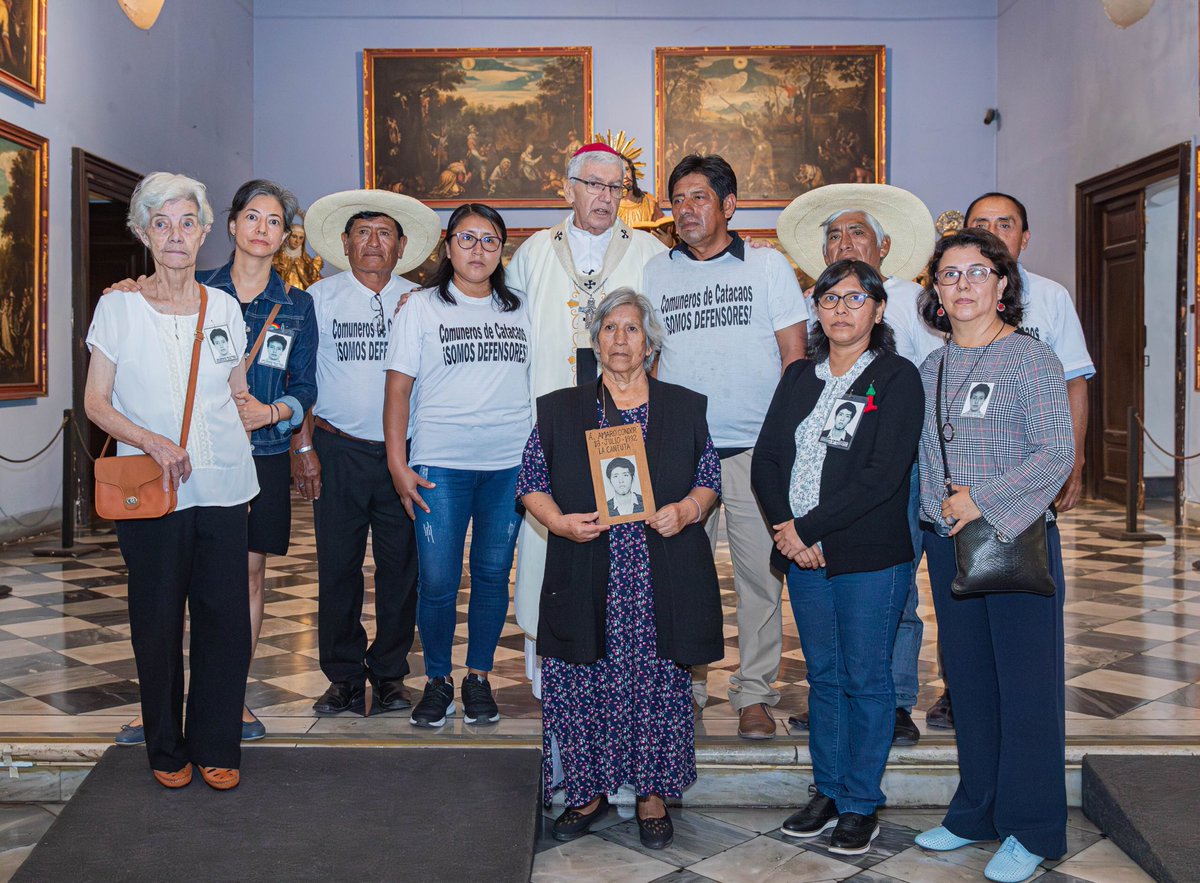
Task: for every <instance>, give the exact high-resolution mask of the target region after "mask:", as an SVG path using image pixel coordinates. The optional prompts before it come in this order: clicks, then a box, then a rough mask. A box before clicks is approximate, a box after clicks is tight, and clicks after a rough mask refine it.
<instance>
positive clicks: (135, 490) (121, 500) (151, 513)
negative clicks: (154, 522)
mask: <svg viewBox="0 0 1200 883" xmlns="http://www.w3.org/2000/svg"><path fill="white" fill-rule="evenodd" d="M207 308H208V292H207V291H206V290H205V288H204V286H203V285H201V286H200V315H199V317H198V318H197V319H196V336H195V340H194V341H193V342H192V368H191V371H190V372H189V373H188V385H187V397H186V399H185V400H184V405H183V428H182V431H181V432H180V433H179V447H181V448H183V449H184V450H186V449H187V440H188V430H190V429H191V426H192V405H193V404H194V403H195V400H196V373H197V371H198V370H199V368H200V342H201V341H202V340H204V313H205V311H206V310H207ZM111 442H112V436H111V435H110V436H109V437H108V439H107V440H106V441H105V442H104V448H103V449H102V450H101V451H100V456H99V457H97V458H96V467H95V471H96V493H95V500H96V514H97V515H99V516H100V517H101V518H106V519H108V520H110V521H125V520H129V519H135V518H161V517H162V516H164V515H169V514H170V513H172V512H174V511H175V506H176V504H177V503H178V499H177V497H176V495H175V488H174V486H172V487H171V489H170V490H166V491H164V490H163V473H162V467H161V466H159V465H158V463H156V462H155V461H154V458H153V457H151V456H150V455H149V454H133V455H130V456H125V457H106V456H104V452H105V451H107V450H108V446H109V444H110V443H111Z"/></svg>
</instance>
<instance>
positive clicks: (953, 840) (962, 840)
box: [916, 825, 982, 852]
mask: <svg viewBox="0 0 1200 883" xmlns="http://www.w3.org/2000/svg"><path fill="white" fill-rule="evenodd" d="M981 842H982V841H980V840H968V839H967V838H966V837H959V836H958V835H957V834H953V833H951V832H950V831H949V830H947V829H946V828H944V827H942V826H941V825H938V826H937V827H936V828H930V829H929V830H928V831H922V832H921V833H920V834H918V835H917V838H916V844H917V846H919V847H921V848H922V849H932V850H933V851H934V852H949V851H950V850H952V849H960V848H961V847H963V846H968V845H969V844H971V843H981Z"/></svg>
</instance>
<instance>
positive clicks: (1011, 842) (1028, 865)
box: [983, 836, 1044, 883]
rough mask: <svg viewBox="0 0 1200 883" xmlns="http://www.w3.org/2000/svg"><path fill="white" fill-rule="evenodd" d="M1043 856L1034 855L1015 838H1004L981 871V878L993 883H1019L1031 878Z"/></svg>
mask: <svg viewBox="0 0 1200 883" xmlns="http://www.w3.org/2000/svg"><path fill="white" fill-rule="evenodd" d="M1043 858H1044V856H1040V855H1034V854H1033V853H1032V852H1030V851H1029V850H1028V849H1026V848H1025V847H1024V846H1022V845H1021V841H1020V840H1018V839H1017V838H1016V837H1012V836H1009V837H1006V838H1004V842H1003V843H1001V844H1000V848H999V849H997V850H996V854H995V855H994V856H992V860H991V861H990V862H988V863H987V867H986V868H984V869H983V876H985V877H987V878H988V879H989V880H994V881H995V883H1021V881H1022V880H1028V879H1029V878H1030V877H1031V876H1033V872H1034V871H1036V870H1037V869H1038V865H1040V864H1041V863H1042V860H1043Z"/></svg>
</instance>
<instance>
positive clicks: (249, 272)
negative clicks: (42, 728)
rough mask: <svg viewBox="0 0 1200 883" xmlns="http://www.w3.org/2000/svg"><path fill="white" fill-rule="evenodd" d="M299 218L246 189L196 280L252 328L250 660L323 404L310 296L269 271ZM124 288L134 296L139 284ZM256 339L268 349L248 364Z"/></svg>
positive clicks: (248, 727) (246, 718) (246, 409)
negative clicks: (301, 454)
mask: <svg viewBox="0 0 1200 883" xmlns="http://www.w3.org/2000/svg"><path fill="white" fill-rule="evenodd" d="M298 210H299V205H298V203H297V201H296V197H295V196H293V195H292V193H291V191H289V190H287V189H286V188H284V187H281V186H279V185H278V184H275V183H274V182H272V181H266V180H261V179H258V180H253V181H247V182H246V183H245V184H243V185H242V186H241V187H239V188H238V191H237V193H235V194H234V196H233V201H232V204H231V205H230V207H229V212H228V215H229V221H228V233H229V238H230V239H231V240H233V244H234V248H233V255H232V257H231V258H230V260H229V262H228V263H227V264H225V265H224V266H223V267H219V268H217V269H215V270H202V271H200V272H198V273H197V274H196V279H197V280H198V281H199V282H200V283H202V284H204V285H208V286H211V287H213V288H220V289H222V290H223V291H227V292H228V293H229V294H232V295H233V296H234V297H235V298H236V299H237V301H238V303H240V304H241V307H242V315H243V316H244V317H245V320H246V341H247V344H246V345H247V348H248V349H247V352H246V353H245V354H244V357H245V358H246V361H247V363H246V379H247V381H248V382H249V385H250V389H249V392H247V393H242V394H240V395H238V396H237V399H238V403H237V404H238V412H239V414H240V415H241V418H242V425H243V426H245V428H246V429H247V430H251V431H252V434H251V436H250V445H251V450H252V452H253V454H254V465H255V468H256V470H257V473H258V484H259V487H260V488H261V491H260V492H259V494H258V496H257V497H255V498H254V499H253V500H252V501H251V502H250V521H249V531H248V536H249V565H248V566H249V571H250V649H251V658H252V659H253V652H254V649H255V647H256V646H257V644H258V633H259V629H260V628H261V627H262V620H263V581H264V577H265V575H266V568H267V556H268V555H286V554H287V548H288V539H289V533H290V530H291V519H292V511H291V464H290V459H291V457H290V454H289V450H290V442H291V436H292V432H293V430H294V429H295V428H296V427H298V426H299V425H300V424H301V423H302V422H303V421H304V415H305V413H306V412H307V411H308V410H309V409H310V408H311V407H312V406H313V402H314V401H316V397H317V382H316V365H317V361H316V360H317V320H316V316H315V314H314V312H313V302H312V298H311V297H310V296H309V295H308V293H307V292H304V291H302V290H300V289H298V288H290V287H288V286H287V285H285V284H284V282H283V280H282V279H281V278H280V276H279V274H278V273H277V272H275V270H274V269H272V267H271V260H272V258H273V257H274V255H275V252H277V251H278V250H279V247H280V245H281V244H282V243H283V240H284V238H285V237H286V236H287V233H288V231H289V230H290V229H291V225H292V219H293V218H294V217H295V215H296V213H297V212H298ZM118 287H121V288H125V289H130V288H132V289H136V288H137V283H128V282H127V283H122V284H120V285H119V286H118ZM276 308H278V309H276ZM268 325H269V327H267V328H266V333H265V334H263V329H264V327H265V326H268ZM260 334H261V335H262V344H261V345H260V346H259V347H258V348H257V351H256V352H254V353H253V358H249V357H250V356H251V352H250V351H251V350H253V349H254V348H255V342H256V341H258V339H259V336H260ZM230 357H231V358H235V357H236V356H234V355H232V354H231V356H230ZM265 735H266V728H265V727H263V725H262V722H261V721H259V720H258V718H257V717H255V716H254V713H253V712H252V711H251V710H250V708H249V706H246V707H245V708H243V710H242V739H243V740H244V741H253V740H255V739H261V738H263V736H265ZM144 740H145V735H144V733H143V730H142V725H141V719H140V718H139V719H137V720H135V721H133V722H132V723H130V724H127V725H125V726H123V727H122V728H121V732H120V733H119V734H118V735H117V737H116V742H117V744H119V745H139V744H142V742H143V741H144Z"/></svg>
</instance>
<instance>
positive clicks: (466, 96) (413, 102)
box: [363, 46, 592, 208]
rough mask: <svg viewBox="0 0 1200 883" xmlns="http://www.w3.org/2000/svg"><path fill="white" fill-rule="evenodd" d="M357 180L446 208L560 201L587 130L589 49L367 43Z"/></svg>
mask: <svg viewBox="0 0 1200 883" xmlns="http://www.w3.org/2000/svg"><path fill="white" fill-rule="evenodd" d="M363 115H364V120H363V154H364V156H363V172H364V173H363V179H364V181H365V182H366V186H367V187H378V188H382V189H385V190H393V191H395V192H397V193H405V194H408V195H409V196H412V197H415V198H416V199H419V200H421V201H422V202H424V203H426V204H427V205H431V206H435V207H440V208H452V207H456V206H458V205H460V204H461V203H463V202H467V201H470V200H475V201H479V202H487V203H488V204H489V205H493V206H496V207H504V206H510V207H516V206H524V207H533V208H558V207H561V206H562V205H563V197H562V185H563V180H562V178H563V169H564V166H565V163H566V160H567V159H568V158H569V157H570V156H571V154H572V153H574V152H575V151H576V150H577V149H578V148H580V147H581V146H583V144H584V142H586V141H588V140H590V138H591V133H592V50H591V47H587V46H574V47H553V48H551V47H541V48H536V49H532V48H531V49H366V50H364V51H363Z"/></svg>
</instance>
